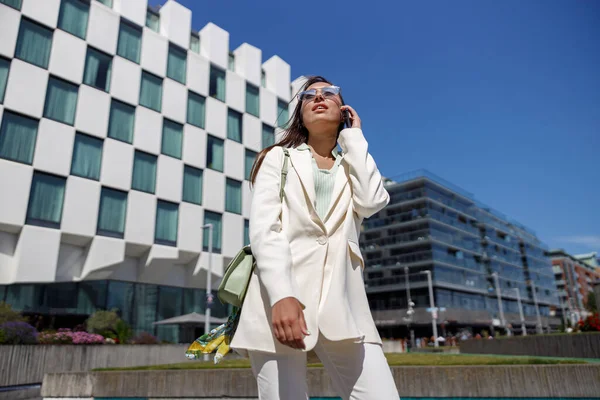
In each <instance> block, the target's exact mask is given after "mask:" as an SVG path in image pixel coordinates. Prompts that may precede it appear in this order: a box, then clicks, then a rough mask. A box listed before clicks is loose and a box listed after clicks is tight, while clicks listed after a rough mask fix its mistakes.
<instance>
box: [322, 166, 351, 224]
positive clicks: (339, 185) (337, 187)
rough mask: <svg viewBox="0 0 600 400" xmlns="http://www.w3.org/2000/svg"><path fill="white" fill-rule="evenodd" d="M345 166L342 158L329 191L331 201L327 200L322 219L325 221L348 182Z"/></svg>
mask: <svg viewBox="0 0 600 400" xmlns="http://www.w3.org/2000/svg"><path fill="white" fill-rule="evenodd" d="M345 168H346V167H345V163H344V161H343V160H342V161H341V162H340V164H339V166H338V168H337V171H336V173H335V183H334V185H333V192H332V193H331V201H330V202H329V206H328V208H327V212H326V213H325V218H324V219H323V221H327V220H328V219H329V217H330V216H331V213H332V212H333V210H334V209H335V206H336V205H337V201H338V198H339V197H340V195H341V194H342V191H343V190H344V188H345V187H346V184H347V183H348V175H347V174H346V169H345Z"/></svg>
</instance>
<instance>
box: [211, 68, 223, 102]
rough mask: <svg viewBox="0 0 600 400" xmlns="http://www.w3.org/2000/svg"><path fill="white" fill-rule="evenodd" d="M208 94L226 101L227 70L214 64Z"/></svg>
mask: <svg viewBox="0 0 600 400" xmlns="http://www.w3.org/2000/svg"><path fill="white" fill-rule="evenodd" d="M208 94H209V95H210V96H212V97H214V98H216V99H217V100H221V101H225V71H223V70H222V69H219V68H217V67H215V66H212V65H211V66H210V85H209V90H208Z"/></svg>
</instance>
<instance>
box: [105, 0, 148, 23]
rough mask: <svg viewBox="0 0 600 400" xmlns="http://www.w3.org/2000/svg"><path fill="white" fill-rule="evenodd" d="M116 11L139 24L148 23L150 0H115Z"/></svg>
mask: <svg viewBox="0 0 600 400" xmlns="http://www.w3.org/2000/svg"><path fill="white" fill-rule="evenodd" d="M113 2H114V4H113V6H114V8H115V11H117V12H118V13H119V14H121V15H122V16H123V17H125V18H127V19H128V20H130V21H132V22H135V23H136V24H138V25H139V26H144V25H145V24H146V11H147V9H148V0H114V1H113Z"/></svg>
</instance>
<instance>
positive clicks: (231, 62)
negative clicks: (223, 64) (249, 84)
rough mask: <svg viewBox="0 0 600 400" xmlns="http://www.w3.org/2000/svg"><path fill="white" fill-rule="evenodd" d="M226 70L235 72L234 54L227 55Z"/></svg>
mask: <svg viewBox="0 0 600 400" xmlns="http://www.w3.org/2000/svg"><path fill="white" fill-rule="evenodd" d="M227 69H228V70H230V71H235V54H233V53H229V59H228V62H227Z"/></svg>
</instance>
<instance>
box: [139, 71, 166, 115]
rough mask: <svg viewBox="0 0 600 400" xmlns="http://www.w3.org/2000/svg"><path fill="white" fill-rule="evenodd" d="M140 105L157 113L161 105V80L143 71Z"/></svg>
mask: <svg viewBox="0 0 600 400" xmlns="http://www.w3.org/2000/svg"><path fill="white" fill-rule="evenodd" d="M140 105H141V106H144V107H148V108H150V109H152V110H154V111H157V112H160V110H161V105H162V79H160V78H159V77H157V76H155V75H152V74H149V73H148V72H145V71H144V72H142V86H141V88H140Z"/></svg>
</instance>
